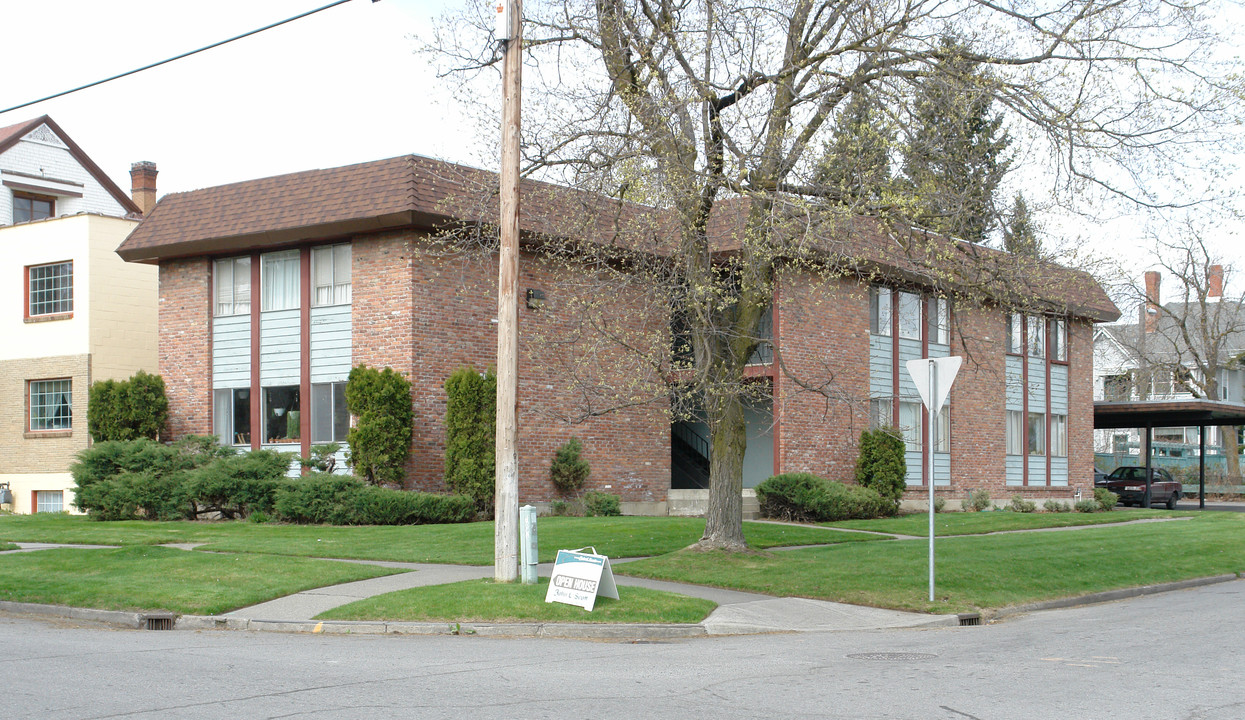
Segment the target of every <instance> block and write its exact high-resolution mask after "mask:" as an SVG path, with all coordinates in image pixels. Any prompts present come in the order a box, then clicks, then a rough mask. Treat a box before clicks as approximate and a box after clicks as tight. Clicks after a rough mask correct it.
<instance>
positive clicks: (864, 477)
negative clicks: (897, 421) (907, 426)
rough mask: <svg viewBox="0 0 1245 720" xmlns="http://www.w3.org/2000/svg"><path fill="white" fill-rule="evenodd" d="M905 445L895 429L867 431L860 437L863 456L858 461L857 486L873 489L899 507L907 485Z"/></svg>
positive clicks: (859, 456)
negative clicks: (905, 478)
mask: <svg viewBox="0 0 1245 720" xmlns="http://www.w3.org/2000/svg"><path fill="white" fill-rule="evenodd" d="M907 474H908V467H907V465H905V464H904V443H903V439H902V438H900V436H899V432H898V431H897V430H895V429H894V428H878V429H876V430H866V431H865V432H863V433H861V434H860V454H859V455H858V456H857V458H856V484H857V485H860V486H861V487H866V488H870V489H872V490H874V491H876V492H877V494H879V495H881V496H882V497H884V498H888V499H889V500H891V501H892V502H894V503H895V505H896V506H898V505H899V501H900V499H902V498H903V493H904V490H905V489H907V483H906V482H905V481H904V477H905V476H906V475H907Z"/></svg>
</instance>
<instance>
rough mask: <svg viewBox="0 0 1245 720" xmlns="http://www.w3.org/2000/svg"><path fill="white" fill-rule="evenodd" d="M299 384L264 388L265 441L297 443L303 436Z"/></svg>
mask: <svg viewBox="0 0 1245 720" xmlns="http://www.w3.org/2000/svg"><path fill="white" fill-rule="evenodd" d="M300 416H301V413H300V412H299V404H298V386H297V385H284V386H278V387H268V388H264V442H268V443H295V442H298V440H299V438H300V437H302V418H301V417H300Z"/></svg>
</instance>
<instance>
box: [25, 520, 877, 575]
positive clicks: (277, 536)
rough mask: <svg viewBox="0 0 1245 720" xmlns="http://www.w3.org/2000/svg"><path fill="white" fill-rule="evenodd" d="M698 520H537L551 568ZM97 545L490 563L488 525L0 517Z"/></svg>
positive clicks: (693, 525) (792, 538)
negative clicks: (577, 552)
mask: <svg viewBox="0 0 1245 720" xmlns="http://www.w3.org/2000/svg"><path fill="white" fill-rule="evenodd" d="M704 529H705V521H704V520H703V519H700V518H661V517H613V518H575V517H542V518H540V520H539V522H538V527H537V536H538V537H537V539H538V541H539V542H538V544H539V547H540V551H541V552H540V558H541V560H542V561H544V562H552V561H553V559H554V557H555V556H556V555H557V551H558V549H560V548H562V549H572V548H579V547H584V546H589V545H590V546H594V547H596V549H597V552H598V553H601V554H603V555H608V556H610V557H641V556H651V555H662V554H665V553H668V552H672V551H674V550H678V549H680V548H684V547H687V546H688V545H691V544H692V543H694V542H696V541H697V540H698V539H700V536H701V534H702V533H703V532H704ZM744 535H745V536H746V537H747V539H748V542H749V543H750V544H752V545H753V547H757V548H770V547H777V546H782V545H810V544H815V543H837V542H852V543H855V542H862V541H870V540H877V539H880V538H873V537H870V536H867V535H861V534H860V533H846V532H836V531H834V530H832V529H826V528H821V527H815V526H813V527H795V526H788V525H775V524H772V523H751V522H748V523H744ZM6 540H7V541H21V542H51V543H71V544H98V545H155V544H161V543H173V542H202V543H207V545H205V546H204V547H203V549H204V550H213V551H219V552H240V553H241V552H245V553H262V554H270V555H295V556H301V557H334V558H349V559H356V560H396V561H403V562H429V563H456V564H463V565H491V564H493V523H491V522H481V523H464V524H459V525H413V526H403V527H378V526H364V527H334V526H328V525H281V524H275V523H265V524H256V523H249V522H144V521H133V522H130V521H124V522H99V521H95V520H90V519H88V518H85V517H82V516H70V515H46V516H45V515H38V514H36V515H13V516H7V517H0V541H6Z"/></svg>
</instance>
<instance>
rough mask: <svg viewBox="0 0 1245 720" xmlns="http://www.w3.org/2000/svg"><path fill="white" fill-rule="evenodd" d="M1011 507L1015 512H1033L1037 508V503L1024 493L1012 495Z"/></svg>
mask: <svg viewBox="0 0 1245 720" xmlns="http://www.w3.org/2000/svg"><path fill="white" fill-rule="evenodd" d="M1010 507H1011V509H1012V511H1013V512H1018V513H1031V512H1034V511H1036V510H1037V503H1036V502H1034V501H1032V500H1026V499H1025V497H1024V495H1012V503H1011V505H1010Z"/></svg>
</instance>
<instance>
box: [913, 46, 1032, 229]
mask: <svg viewBox="0 0 1245 720" xmlns="http://www.w3.org/2000/svg"><path fill="white" fill-rule="evenodd" d="M936 62H937V64H938V66H939V67H938V68H937V69H936V70H933V71H931V72H930V73H929V75H927V76H926V78H925V79H924V80H923V81H922V82H921V83H920V84H919V87H918V89H917V95H916V98H915V99H914V103H913V108H912V122H913V125H912V128H911V129H910V131H909V137H908V142H907V145H906V146H905V148H904V159H903V175H904V179H905V185H906V190H907V192H908V193H909V194H910V196H911V198H910V203H911V214H912V219H913V220H914V221H915V222H916V223H917V224H919V225H922V226H924V227H928V228H930V229H931V230H936V231H938V232H941V233H946V234H948V235H952V236H954V237H958V238H961V239H963V240H970V241H972V242H982V241H983V240H985V238H986V236H987V235H988V234H989V233H990V232H991V231H992V230H993V229H994V228H995V225H996V222H997V220H996V212H995V209H994V191H995V189H996V188H997V187H998V185H999V181H1000V180H1002V178H1003V175H1004V174H1005V173H1006V172H1007V168H1008V161H1007V160H1006V159H1004V158H1003V152H1004V151H1005V150H1006V149H1007V146H1008V144H1009V142H1010V140H1009V138H1008V136H1007V133H1005V132H1004V131H1003V118H1002V116H1000V115H993V114H992V113H991V97H992V92H991V83H992V80H991V78H990V77H989V75H988V74H986V73H985V72H983V71H982V70H981V68H980V66H979V64H978V63H977V62H976V61H974V60H972V59H970V58H968V57H966V56H965V53H964V47H963V45H961V44H960V43H958V42H957V41H955V40H953V39H950V38H943V40H942V46H941V52H940V53H939V56H938V58H937V60H936Z"/></svg>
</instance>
